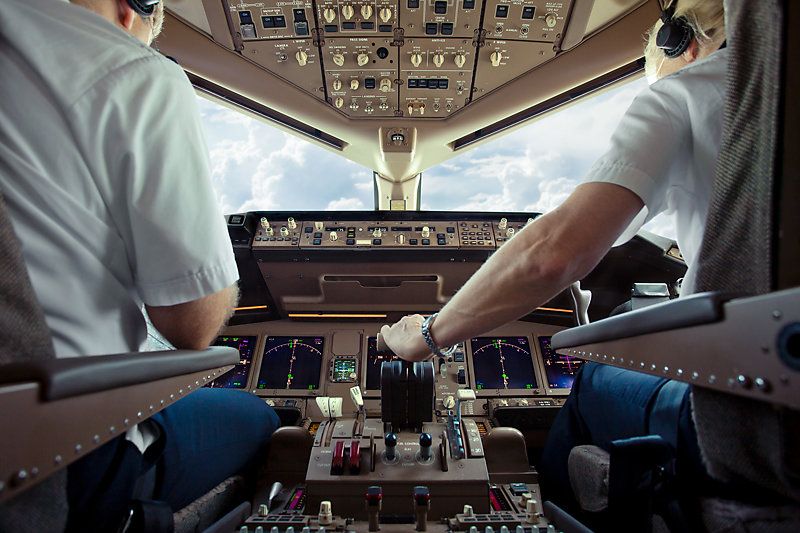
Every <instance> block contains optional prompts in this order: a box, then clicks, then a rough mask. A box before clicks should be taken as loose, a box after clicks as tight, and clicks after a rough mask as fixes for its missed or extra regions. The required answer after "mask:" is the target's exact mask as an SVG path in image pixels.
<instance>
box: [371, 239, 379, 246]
mask: <svg viewBox="0 0 800 533" xmlns="http://www.w3.org/2000/svg"><path fill="white" fill-rule="evenodd" d="M372 244H374V245H375V246H380V244H381V240H380V239H372Z"/></svg>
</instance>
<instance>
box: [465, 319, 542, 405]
mask: <svg viewBox="0 0 800 533" xmlns="http://www.w3.org/2000/svg"><path fill="white" fill-rule="evenodd" d="M491 337H494V338H510V337H515V338H524V339H525V340H527V342H528V346H529V347H531V350H530V355H531V367H532V368H533V376H534V379H536V384H537V387H535V388H533V389H480V390H478V387H477V376H476V373H475V357H474V354H473V351H472V338H470V339H467V341H466V342H465V347H464V348H465V358H466V359H467V363H468V367H469V383H470V387H471V388H472V390H474V391H475V395H476V396H477V397H478V398H483V397H488V398H503V397H523V396H533V395H540V394H542V391H543V390H544V389H543V388H542V383H543V381H542V371H541V368H540V366H539V363H537V361H536V357H537V353H538V352H537V351H536V350H535V348H534V344H533V343H532V342H531V340H532V339H531V336H530V335H527V334H525V335H514V334H508V333H500V334H497V335H491V334H489V335H479V336H477V337H475V338H491Z"/></svg>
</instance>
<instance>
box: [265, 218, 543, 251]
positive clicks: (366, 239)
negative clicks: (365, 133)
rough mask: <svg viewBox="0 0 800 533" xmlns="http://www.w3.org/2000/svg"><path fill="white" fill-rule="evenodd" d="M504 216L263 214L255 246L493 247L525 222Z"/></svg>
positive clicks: (344, 247)
mask: <svg viewBox="0 0 800 533" xmlns="http://www.w3.org/2000/svg"><path fill="white" fill-rule="evenodd" d="M532 221H533V217H530V218H528V219H527V220H525V221H520V220H517V221H510V220H509V219H508V218H506V217H501V218H499V219H498V220H494V221H491V222H487V221H485V220H481V221H478V220H474V221H470V220H462V221H454V220H451V221H441V220H436V221H433V220H431V221H425V220H414V221H386V220H383V221H375V220H373V221H364V220H361V221H356V220H351V221H347V220H336V221H301V220H295V219H294V218H293V217H288V218H285V219H274V218H272V219H270V218H267V217H266V216H265V217H261V218H260V220H259V222H258V224H257V225H256V231H255V236H254V237H253V243H252V244H253V248H254V249H261V248H271V249H292V248H301V249H318V248H324V249H332V248H338V249H347V248H353V249H357V248H371V249H378V248H382V249H423V250H424V249H432V248H436V249H476V248H477V249H488V250H491V249H495V248H497V247H498V246H501V245H502V244H503V243H505V242H507V241H508V240H509V239H511V238H512V237H513V236H514V235H516V234H517V233H518V232H519V231H521V230H522V229H523V228H524V227H525V226H526V225H527V224H529V223H530V222H532Z"/></svg>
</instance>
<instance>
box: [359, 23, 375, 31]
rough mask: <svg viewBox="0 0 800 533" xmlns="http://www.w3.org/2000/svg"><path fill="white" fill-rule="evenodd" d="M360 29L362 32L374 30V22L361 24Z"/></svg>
mask: <svg viewBox="0 0 800 533" xmlns="http://www.w3.org/2000/svg"><path fill="white" fill-rule="evenodd" d="M361 29H362V30H374V29H375V23H374V22H362V23H361Z"/></svg>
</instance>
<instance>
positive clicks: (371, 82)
mask: <svg viewBox="0 0 800 533" xmlns="http://www.w3.org/2000/svg"><path fill="white" fill-rule="evenodd" d="M364 88H365V89H374V88H375V78H364Z"/></svg>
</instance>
